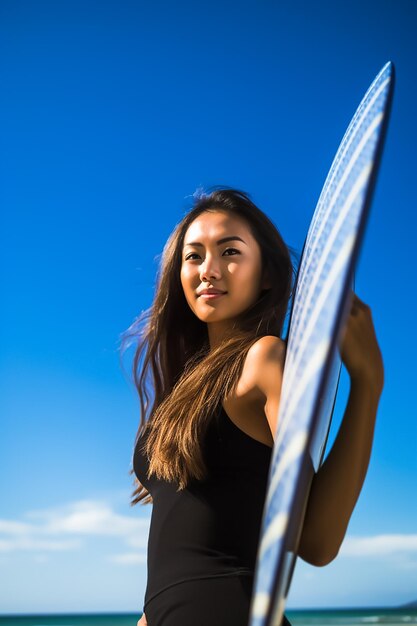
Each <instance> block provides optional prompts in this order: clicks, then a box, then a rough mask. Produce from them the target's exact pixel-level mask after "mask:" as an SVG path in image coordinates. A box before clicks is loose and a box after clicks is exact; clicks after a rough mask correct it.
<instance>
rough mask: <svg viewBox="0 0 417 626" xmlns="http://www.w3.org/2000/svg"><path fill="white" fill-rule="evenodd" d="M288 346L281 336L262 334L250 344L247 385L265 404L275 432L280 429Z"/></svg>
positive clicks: (247, 359)
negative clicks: (283, 380)
mask: <svg viewBox="0 0 417 626" xmlns="http://www.w3.org/2000/svg"><path fill="white" fill-rule="evenodd" d="M286 347H287V346H286V343H285V341H283V340H282V339H280V338H279V337H275V336H272V335H266V336H264V337H261V338H260V339H258V341H256V342H255V343H254V344H253V345H252V346H251V347H250V349H249V351H248V354H247V357H246V360H245V364H244V367H243V372H242V382H243V384H244V387H245V389H246V390H247V391H248V390H251V393H252V395H253V396H254V397H256V398H258V400H259V402H260V403H261V404H262V406H263V407H264V412H265V416H266V418H267V421H268V424H269V428H270V430H271V433H272V435H273V436H274V434H275V433H276V430H277V416H278V409H279V403H280V398H281V386H282V376H283V372H284V363H285V352H286Z"/></svg>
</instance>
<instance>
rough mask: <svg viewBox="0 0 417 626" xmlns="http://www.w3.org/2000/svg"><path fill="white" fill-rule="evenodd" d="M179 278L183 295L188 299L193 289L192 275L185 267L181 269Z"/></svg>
mask: <svg viewBox="0 0 417 626" xmlns="http://www.w3.org/2000/svg"><path fill="white" fill-rule="evenodd" d="M180 280H181V285H182V290H183V292H184V294H185V297H186V298H187V300H188V298H189V296H190V294H191V292H192V291H193V275H192V273H191V272H190V271H189V270H188V268H187V267H185V268H182V269H181V273H180Z"/></svg>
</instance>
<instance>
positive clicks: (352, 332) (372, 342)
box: [340, 292, 384, 393]
mask: <svg viewBox="0 0 417 626" xmlns="http://www.w3.org/2000/svg"><path fill="white" fill-rule="evenodd" d="M352 296H353V297H352V306H351V310H350V313H349V315H348V318H347V320H346V323H345V327H344V330H343V333H342V340H341V345H340V355H341V357H342V361H343V363H344V365H345V367H346V369H347V370H348V372H349V375H350V377H351V379H352V380H355V381H360V382H368V383H371V384H372V385H373V386H374V388H375V389H376V391H377V392H379V393H380V392H381V391H382V388H383V386H384V365H383V362H382V355H381V351H380V349H379V345H378V341H377V338H376V335H375V329H374V325H373V322H372V315H371V309H370V308H369V306H368V305H367V304H365V303H364V302H362V300H360V299H359V298H358V296H357V295H356V294H355V293H353V292H352Z"/></svg>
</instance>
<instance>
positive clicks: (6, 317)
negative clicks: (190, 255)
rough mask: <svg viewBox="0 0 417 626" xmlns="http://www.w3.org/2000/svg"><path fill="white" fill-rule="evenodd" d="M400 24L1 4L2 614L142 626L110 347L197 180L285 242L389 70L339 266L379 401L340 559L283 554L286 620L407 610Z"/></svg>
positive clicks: (294, 1)
mask: <svg viewBox="0 0 417 626" xmlns="http://www.w3.org/2000/svg"><path fill="white" fill-rule="evenodd" d="M416 32H417V3H416V2H414V1H412V0H410V1H406V0H389V1H387V0H378V1H376V0H375V1H370V0H360V1H359V0H353V1H351V2H343V3H342V2H334V1H332V2H330V1H328V0H325V1H318V2H310V1H308V0H304V1H301V0H282V1H275V2H273V1H270V0H251V1H248V0H239V2H234V1H226V2H223V1H222V2H218V1H213V0H210V2H208V1H205V0H203V1H202V2H191V1H190V2H188V1H182V0H179V1H178V2H168V1H164V2H161V1H159V0H155V1H154V2H144V1H142V0H137V1H135V2H134V1H127V0H121V1H119V0H118V1H117V2H116V0H104V1H101V2H94V1H93V0H82V1H81V0H71V1H69V0H62V1H60V2H53V1H50V2H47V1H45V0H38V1H37V2H32V1H30V0H2V2H1V4H0V62H1V67H0V72H1V91H2V95H1V98H0V112H1V154H0V158H1V163H0V177H1V186H0V194H1V195H0V199H1V208H2V213H1V224H0V226H1V230H0V255H1V294H2V306H1V309H0V316H1V360H0V368H1V388H0V393H1V396H0V398H1V399H0V409H1V422H0V466H1V473H0V476H1V479H0V498H1V508H0V570H1V571H2V574H1V577H2V584H1V587H0V612H49V611H50V612H55V611H59V612H61V611H84V610H86V611H107V610H114V611H138V612H139V611H141V609H142V606H143V594H144V590H145V582H146V541H147V532H148V527H149V516H150V507H149V506H147V507H142V506H136V507H133V508H131V507H130V506H129V499H130V493H131V485H132V483H131V481H132V478H131V476H129V474H128V472H129V469H130V467H131V456H132V451H133V441H134V437H135V433H136V429H137V425H138V421H139V406H138V402H137V399H136V396H135V391H134V389H133V388H132V386H131V385H130V384H129V382H128V381H127V380H126V378H125V377H124V376H123V374H122V371H121V368H120V365H119V360H118V344H119V336H120V333H121V332H122V331H123V330H124V329H126V328H127V327H128V326H129V325H130V324H131V322H132V321H133V320H134V318H135V317H136V316H137V315H138V314H139V313H140V312H141V311H142V310H143V309H145V308H147V307H148V306H149V305H150V303H151V300H152V295H153V287H154V276H155V272H156V269H157V264H158V257H159V255H160V253H161V251H162V247H163V245H164V243H165V241H166V238H167V237H168V235H169V233H170V232H171V230H172V228H173V227H174V225H175V224H176V223H177V222H178V221H179V220H180V219H181V217H182V216H183V214H184V212H185V210H186V209H187V208H189V206H190V196H191V195H192V194H193V192H194V191H195V189H196V188H197V187H200V186H203V187H206V186H210V185H221V184H224V185H228V186H233V187H237V188H238V189H243V190H245V191H247V192H248V193H250V194H251V197H252V199H253V200H254V202H255V203H256V204H258V205H259V206H260V207H261V208H262V209H263V210H264V211H265V212H266V213H267V214H268V215H269V216H270V217H271V218H272V219H273V221H274V222H275V223H276V225H277V226H278V228H279V229H280V230H281V233H282V235H283V236H284V238H285V239H286V241H287V243H288V244H289V245H291V246H293V247H294V248H296V249H298V250H301V248H302V244H303V241H304V238H305V235H306V233H307V229H308V225H309V222H310V219H311V216H312V213H313V211H314V207H315V204H316V202H317V199H318V196H319V193H320V190H321V187H322V185H323V182H324V179H325V177H326V174H327V171H328V169H329V167H330V164H331V161H332V159H333V156H334V154H335V151H336V149H337V146H338V144H339V141H340V140H341V138H342V136H343V133H344V131H345V129H346V127H347V124H348V123H349V120H350V118H351V116H352V115H353V113H354V111H355V108H356V106H357V105H358V104H359V101H360V99H361V98H362V96H363V94H364V92H365V91H366V89H367V87H368V86H369V84H370V82H371V81H372V80H373V78H374V76H375V75H376V74H377V72H378V71H379V69H380V68H381V67H382V66H383V65H384V64H385V62H386V61H388V60H392V61H394V63H395V65H396V70H397V84H396V93H395V97H394V106H393V111H392V117H391V123H390V128H389V133H388V138H387V142H386V147H385V152H384V156H383V161H382V166H381V169H380V173H379V180H378V184H377V189H376V193H375V196H374V202H373V206H372V214H371V218H370V221H369V223H368V229H367V232H366V236H365V240H364V245H363V249H362V253H361V257H360V261H359V265H358V269H357V273H356V291H357V293H358V295H359V297H360V298H362V299H363V300H364V301H365V302H367V303H368V304H369V305H370V306H371V309H372V313H373V319H374V323H375V327H376V330H377V335H378V338H379V341H380V345H381V350H382V353H383V356H384V361H385V377H386V386H385V390H384V392H383V396H382V399H381V404H380V411H379V415H378V421H377V426H376V434H375V443H374V448H373V455H372V459H371V463H370V468H369V472H368V476H367V479H366V482H365V486H364V488H363V491H362V494H361V497H360V500H359V503H358V505H357V508H356V509H355V512H354V514H353V517H352V520H351V523H350V526H349V530H348V535H347V538H346V540H345V543H344V545H343V547H342V550H341V552H340V554H339V556H338V558H337V559H336V560H335V561H334V562H333V563H331V564H330V565H328V566H327V567H325V568H314V567H312V566H309V565H307V564H304V563H302V562H299V564H298V565H297V568H296V572H295V577H294V580H293V585H292V589H291V593H290V598H289V606H290V607H312V606H317V607H330V606H365V605H372V606H375V605H379V606H387V605H397V604H401V603H405V602H409V601H411V600H414V599H416V598H417V498H416V496H415V494H416V485H417V443H416V442H417V427H416V418H415V416H416V408H415V404H416V402H415V385H416V373H417V372H416V369H417V368H416V353H417V333H416V328H415V320H416V314H415V311H416V304H417V302H416V286H417V281H416V273H417V264H416V263H415V258H414V255H415V241H416V235H415V233H416V227H417V221H416V211H415V199H416V197H417V175H416V161H417V159H416V145H417V144H416V142H417V126H416V111H417V80H416V76H417V38H416V36H415V34H416ZM127 356H128V357H129V355H127ZM342 383H343V384H342V385H341V393H340V395H339V400H338V404H337V410H336V416H335V419H334V424H333V429H332V434H331V438H330V439H331V440H332V439H333V437H334V435H335V432H336V429H337V424H338V423H339V421H340V417H341V415H342V413H343V408H344V402H345V401H346V394H347V384H346V376H344V377H343V381H342Z"/></svg>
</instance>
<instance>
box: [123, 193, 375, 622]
mask: <svg viewBox="0 0 417 626" xmlns="http://www.w3.org/2000/svg"><path fill="white" fill-rule="evenodd" d="M292 273H293V269H292V264H291V260H290V255H289V252H288V248H287V247H286V245H285V243H284V241H283V240H282V238H281V236H280V234H279V232H278V231H277V229H276V228H275V226H274V225H273V224H272V222H271V221H270V220H269V219H268V218H267V217H266V216H265V214H263V213H262V212H261V211H260V210H259V209H258V208H257V207H256V206H255V205H254V204H253V203H252V202H251V200H250V199H249V197H248V196H247V195H246V194H244V193H242V192H240V191H236V190H233V189H217V190H215V191H213V192H212V193H211V194H209V195H204V194H203V195H202V196H201V197H200V198H199V199H198V200H197V201H196V203H195V205H194V207H193V209H192V210H191V211H190V212H189V213H188V214H187V215H186V216H185V217H184V219H183V220H182V221H181V222H180V224H179V225H178V226H177V228H176V229H175V230H174V232H173V233H172V235H171V237H170V239H169V240H168V242H167V245H166V247H165V249H164V253H163V258H162V265H161V272H160V276H159V280H158V286H157V291H156V295H155V299H154V303H153V305H152V307H151V309H150V311H149V312H148V314H147V316H145V317H144V318H141V319H140V320H139V321H138V322H137V323H135V324H134V325H133V327H132V328H131V329H129V331H130V335H132V334H135V333H136V332H137V330H136V329H137V328H138V327H142V331H141V336H140V342H139V345H138V348H137V350H136V354H135V359H134V375H135V383H136V386H137V389H138V392H139V397H140V401H141V409H142V417H141V424H140V427H139V430H138V436H137V439H136V445H135V452H134V459H133V467H134V471H135V473H136V477H137V488H136V490H135V492H134V494H133V500H132V504H136V503H137V502H140V501H142V500H143V503H146V502H150V501H153V511H152V519H151V528H150V534H149V543H148V584H147V589H146V594H145V603H144V614H143V616H142V618H141V619H140V620H139V622H138V626H143V625H146V624H149V626H180V624H181V626H188V625H190V626H191V625H192V626H195V625H199V626H206V625H207V626H208V625H209V624H210V625H211V624H214V625H216V626H223V625H224V626H226V625H227V626H246V624H247V622H248V616H249V608H250V599H251V592H252V586H253V574H254V567H255V560H256V549H257V543H258V539H259V532H260V524H261V517H262V511H263V502H264V498H265V494H266V482H267V476H268V468H269V461H270V458H271V451H272V445H273V436H274V434H275V432H276V427H277V424H276V419H277V414H278V406H279V399H280V390H281V380H282V373H283V367H284V360H285V342H284V341H283V340H282V339H281V338H280V337H281V333H282V328H283V323H284V319H285V314H286V311H287V306H288V301H289V298H290V295H291V286H292ZM341 356H342V360H343V362H344V364H345V366H346V368H347V370H348V372H349V374H350V378H351V390H350V395H349V400H348V404H347V407H346V412H345V415H344V418H343V422H342V425H341V428H340V431H339V433H338V436H337V439H336V441H335V443H334V445H333V447H332V450H331V452H330V454H329V455H328V457H327V459H326V462H325V463H324V464H323V465H322V467H321V468H320V470H319V472H318V473H317V474H316V476H315V477H314V480H313V485H312V489H311V494H310V497H309V503H308V507H307V512H306V516H305V522H304V526H303V531H302V535H301V540H300V546H299V552H298V554H299V556H301V558H303V559H305V560H306V561H308V562H309V563H312V564H314V565H325V564H327V563H329V562H330V561H331V560H332V559H334V558H335V556H336V555H337V553H338V550H339V547H340V545H341V543H342V540H343V537H344V535H345V532H346V528H347V524H348V522H349V519H350V516H351V514H352V511H353V508H354V506H355V503H356V500H357V498H358V496H359V493H360V490H361V487H362V484H363V481H364V478H365V474H366V470H367V466H368V462H369V457H370V451H371V445H372V437H373V429H374V423H375V417H376V411H377V405H378V401H379V396H380V393H381V391H382V386H383V365H382V359H381V354H380V351H379V347H378V343H377V340H376V337H375V333H374V329H373V324H372V319H371V314H370V310H369V308H368V307H367V306H366V305H365V304H363V303H362V302H361V301H360V300H359V298H357V297H356V296H355V297H354V300H353V305H352V311H351V314H350V316H349V319H348V321H347V323H346V327H345V334H344V340H343V344H342V347H341ZM150 386H151V388H152V397H151V396H150ZM353 450H354V453H355V454H354V455H353V454H352V451H353ZM352 458H353V459H354V463H352ZM347 467H349V472H346V468H347ZM285 623H288V622H287V621H286V620H285Z"/></svg>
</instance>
